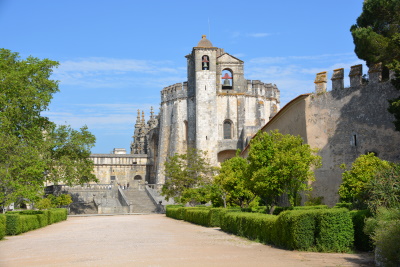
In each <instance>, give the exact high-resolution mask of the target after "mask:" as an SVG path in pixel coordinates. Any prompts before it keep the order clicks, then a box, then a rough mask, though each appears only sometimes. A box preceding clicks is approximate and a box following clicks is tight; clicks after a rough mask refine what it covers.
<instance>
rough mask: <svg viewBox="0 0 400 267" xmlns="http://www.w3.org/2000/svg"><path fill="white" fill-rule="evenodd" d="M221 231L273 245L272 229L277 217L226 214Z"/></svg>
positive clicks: (237, 213)
mask: <svg viewBox="0 0 400 267" xmlns="http://www.w3.org/2000/svg"><path fill="white" fill-rule="evenodd" d="M223 217H224V218H223V223H222V224H221V229H222V230H223V231H225V232H228V233H232V234H235V235H239V236H243V237H246V238H249V239H252V240H258V241H260V242H264V243H269V244H271V243H272V228H273V225H274V223H275V221H276V218H277V216H274V215H269V214H261V213H246V212H234V211H232V212H225V213H224V215H223Z"/></svg>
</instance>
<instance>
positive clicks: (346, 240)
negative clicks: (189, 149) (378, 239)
mask: <svg viewBox="0 0 400 267" xmlns="http://www.w3.org/2000/svg"><path fill="white" fill-rule="evenodd" d="M316 212H317V214H318V216H316V217H315V218H316V222H317V235H316V238H315V239H316V246H317V249H318V250H319V251H324V252H348V251H349V250H350V249H351V247H352V246H353V241H354V229H353V222H352V219H351V216H350V213H349V211H348V210H347V209H321V210H318V211H316Z"/></svg>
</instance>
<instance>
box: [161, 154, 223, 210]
mask: <svg viewBox="0 0 400 267" xmlns="http://www.w3.org/2000/svg"><path fill="white" fill-rule="evenodd" d="M164 166H165V177H166V179H165V184H164V185H163V187H162V192H161V194H162V195H163V196H165V197H166V199H167V200H168V199H170V198H173V199H174V201H175V202H177V203H186V202H188V201H189V202H190V203H191V204H192V205H195V204H196V203H198V202H200V203H205V202H208V201H209V200H210V196H209V189H210V188H211V187H210V186H211V179H212V177H213V175H214V171H215V169H214V168H213V167H211V165H210V163H209V161H208V158H207V154H206V153H204V152H202V151H200V150H196V149H188V151H187V153H186V154H175V155H174V156H172V157H169V158H168V159H167V161H166V162H165V163H164Z"/></svg>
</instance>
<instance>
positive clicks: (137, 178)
mask: <svg viewBox="0 0 400 267" xmlns="http://www.w3.org/2000/svg"><path fill="white" fill-rule="evenodd" d="M133 180H135V181H141V180H142V176H140V175H135V177H133Z"/></svg>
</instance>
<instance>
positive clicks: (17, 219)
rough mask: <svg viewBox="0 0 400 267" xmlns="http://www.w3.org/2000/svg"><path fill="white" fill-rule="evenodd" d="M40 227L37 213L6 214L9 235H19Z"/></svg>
mask: <svg viewBox="0 0 400 267" xmlns="http://www.w3.org/2000/svg"><path fill="white" fill-rule="evenodd" d="M39 227H40V223H39V220H38V218H37V215H19V214H6V234H7V235H18V234H21V233H25V232H28V231H31V230H34V229H37V228H39Z"/></svg>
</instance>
